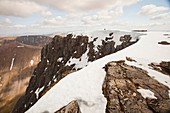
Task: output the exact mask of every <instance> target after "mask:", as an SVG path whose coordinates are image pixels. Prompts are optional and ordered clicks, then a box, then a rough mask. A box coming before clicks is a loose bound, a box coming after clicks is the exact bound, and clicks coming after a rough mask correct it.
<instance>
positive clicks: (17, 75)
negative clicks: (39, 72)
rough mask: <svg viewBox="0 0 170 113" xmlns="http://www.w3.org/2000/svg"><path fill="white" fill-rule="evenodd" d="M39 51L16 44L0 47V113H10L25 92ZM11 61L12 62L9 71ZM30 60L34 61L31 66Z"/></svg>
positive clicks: (33, 47) (34, 47)
mask: <svg viewBox="0 0 170 113" xmlns="http://www.w3.org/2000/svg"><path fill="white" fill-rule="evenodd" d="M40 50H41V48H40V47H36V46H27V45H23V44H20V43H16V42H11V43H9V44H4V45H2V46H0V103H1V104H0V113H1V112H3V113H9V112H11V110H12V108H13V106H14V105H15V103H16V101H17V100H18V98H19V97H20V95H22V94H23V93H24V92H25V89H26V87H27V85H28V82H29V79H30V77H31V75H32V73H33V70H34V68H35V66H36V65H37V63H38V62H39V60H40ZM12 59H14V61H13V66H12V68H11V70H10V67H11V64H12ZM31 60H33V61H34V63H33V65H31ZM9 103H11V104H9Z"/></svg>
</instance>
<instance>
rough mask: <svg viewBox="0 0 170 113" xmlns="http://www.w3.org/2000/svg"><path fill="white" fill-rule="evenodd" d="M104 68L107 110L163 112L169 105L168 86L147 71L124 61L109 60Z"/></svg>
mask: <svg viewBox="0 0 170 113" xmlns="http://www.w3.org/2000/svg"><path fill="white" fill-rule="evenodd" d="M105 70H106V77H105V81H104V83H103V94H104V96H105V97H106V99H107V106H106V113H166V112H168V110H169V109H170V99H169V92H168V90H169V88H168V87H166V86H165V85H163V84H161V83H159V82H158V81H156V80H155V79H153V78H151V77H150V76H149V75H148V74H147V72H146V71H144V70H142V69H140V68H137V67H134V66H129V65H127V64H125V62H124V61H113V62H109V63H108V64H107V65H106V66H105ZM145 92H148V93H147V95H146V94H145ZM143 93H144V94H145V95H144V94H143Z"/></svg>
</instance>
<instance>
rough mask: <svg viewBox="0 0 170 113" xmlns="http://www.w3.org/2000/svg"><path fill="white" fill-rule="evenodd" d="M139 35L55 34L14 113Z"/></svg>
mask: <svg viewBox="0 0 170 113" xmlns="http://www.w3.org/2000/svg"><path fill="white" fill-rule="evenodd" d="M138 36H139V34H137V33H135V34H133V33H127V32H123V33H122V32H114V31H98V32H95V33H91V34H87V35H86V34H85V35H84V34H83V35H82V34H78V35H77V34H74V33H70V34H68V35H66V36H64V37H62V36H59V35H56V36H55V37H54V38H53V40H52V42H51V43H49V44H47V45H46V46H45V47H43V49H42V50H41V61H40V62H39V64H38V66H37V68H36V69H35V70H34V72H33V75H32V77H31V80H30V82H29V86H28V88H27V90H26V92H25V95H24V96H22V97H21V98H20V99H19V101H18V102H17V104H16V106H15V108H14V109H13V113H23V112H25V111H26V110H28V109H29V108H30V107H31V106H33V105H34V104H35V103H36V102H37V101H38V99H40V98H41V97H42V96H43V95H44V94H45V93H46V92H47V91H48V90H49V89H50V88H51V87H52V86H53V85H55V84H56V83H57V82H58V81H60V80H61V79H62V78H63V77H65V76H66V75H67V74H69V73H71V72H74V71H77V70H80V69H82V68H84V67H86V66H87V65H88V64H89V63H90V62H92V61H94V60H97V59H99V58H102V57H104V56H106V55H109V54H111V53H114V52H117V51H119V50H121V49H123V48H126V47H128V46H130V45H132V44H134V43H136V42H137V41H138V40H139V39H138Z"/></svg>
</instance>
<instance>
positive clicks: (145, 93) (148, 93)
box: [137, 88, 157, 99]
mask: <svg viewBox="0 0 170 113" xmlns="http://www.w3.org/2000/svg"><path fill="white" fill-rule="evenodd" d="M137 91H138V92H139V93H140V94H141V95H142V96H143V98H147V97H148V98H153V99H157V98H156V97H155V95H154V93H153V92H152V91H150V90H149V89H143V88H140V89H137Z"/></svg>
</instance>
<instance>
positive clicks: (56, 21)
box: [42, 16, 65, 26]
mask: <svg viewBox="0 0 170 113" xmlns="http://www.w3.org/2000/svg"><path fill="white" fill-rule="evenodd" d="M64 23H65V18H64V17H61V16H57V17H55V18H51V19H45V20H44V21H43V22H42V25H45V26H56V25H62V24H64Z"/></svg>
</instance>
